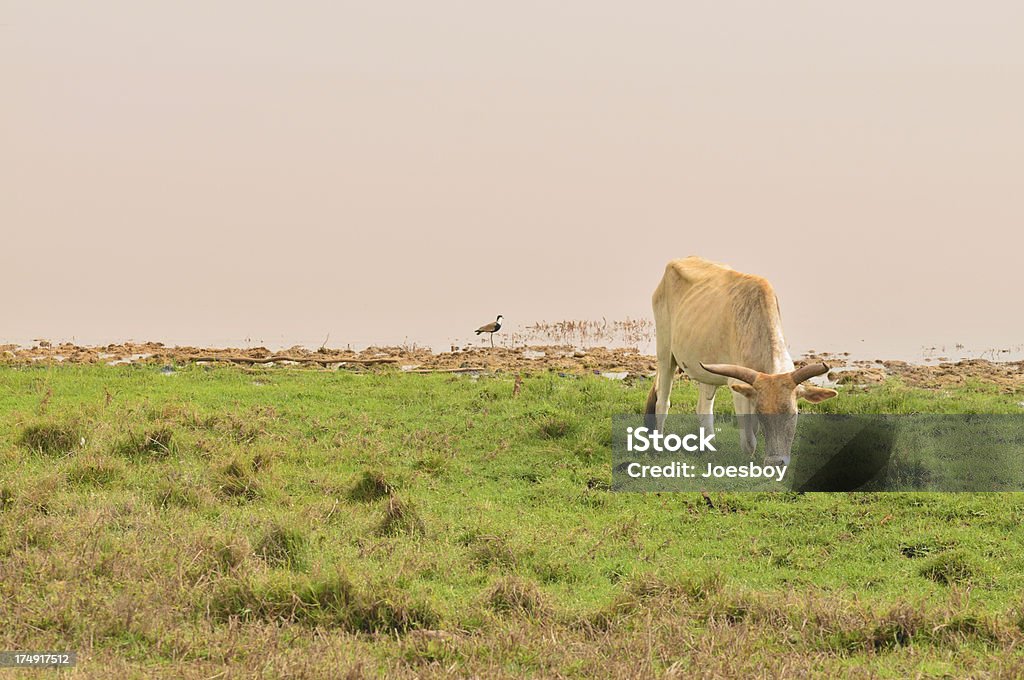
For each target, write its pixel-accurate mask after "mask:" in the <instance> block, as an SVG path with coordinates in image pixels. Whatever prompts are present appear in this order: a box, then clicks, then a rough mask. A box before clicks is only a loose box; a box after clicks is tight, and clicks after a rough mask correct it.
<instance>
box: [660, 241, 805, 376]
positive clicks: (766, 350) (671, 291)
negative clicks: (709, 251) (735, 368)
mask: <svg viewBox="0 0 1024 680" xmlns="http://www.w3.org/2000/svg"><path fill="white" fill-rule="evenodd" d="M652 306H653V308H654V317H655V323H656V327H657V332H658V335H659V344H661V342H662V341H663V340H667V341H668V342H670V343H671V347H672V353H673V356H675V358H676V361H677V362H678V363H679V364H680V365H682V366H684V370H685V371H686V372H687V374H689V375H690V376H691V377H693V378H696V379H697V380H700V381H701V382H710V383H713V384H721V383H722V382H724V379H722V378H721V377H719V376H713V375H712V374H710V373H707V372H706V371H703V370H701V369H700V367H699V364H700V363H701V362H703V363H705V364H708V363H731V364H739V365H741V366H748V367H750V368H753V369H754V370H758V371H764V372H769V373H771V372H776V371H777V369H779V368H780V365H781V366H782V367H783V368H784V367H785V361H786V360H787V359H788V354H785V341H784V340H783V339H782V328H781V320H780V319H779V313H778V303H777V301H776V299H775V292H774V291H773V290H772V287H771V285H770V284H769V283H768V281H766V280H765V279H763V278H761V277H759V276H754V275H751V274H744V273H741V272H738V271H736V270H734V269H732V268H731V267H727V266H725V265H721V264H717V263H714V262H710V261H708V260H705V259H703V258H700V257H687V258H684V259H681V260H672V261H671V262H669V263H668V265H667V266H666V267H665V275H664V276H663V277H662V280H661V283H660V284H659V286H658V288H657V290H655V292H654V296H653V298H652ZM666 332H667V333H668V334H669V336H670V338H663V334H664V333H666ZM780 350H781V351H780ZM782 354H785V357H783V356H782Z"/></svg>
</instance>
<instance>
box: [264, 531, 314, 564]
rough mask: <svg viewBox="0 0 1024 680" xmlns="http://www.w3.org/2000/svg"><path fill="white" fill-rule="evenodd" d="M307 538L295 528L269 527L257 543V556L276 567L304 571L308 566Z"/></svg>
mask: <svg viewBox="0 0 1024 680" xmlns="http://www.w3.org/2000/svg"><path fill="white" fill-rule="evenodd" d="M308 543H309V542H308V541H307V540H306V536H305V535H304V534H303V533H302V532H301V531H299V530H298V529H295V528H294V527H289V526H285V525H283V524H279V523H275V524H272V525H271V526H269V527H267V528H266V529H265V530H264V532H263V534H262V536H260V539H259V541H258V542H257V543H256V548H255V552H256V556H257V557H259V558H260V559H262V560H263V561H264V562H266V563H267V564H269V565H271V566H275V567H288V568H290V569H302V568H303V567H304V566H305V564H306V549H307V547H308Z"/></svg>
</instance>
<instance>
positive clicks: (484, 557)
mask: <svg viewBox="0 0 1024 680" xmlns="http://www.w3.org/2000/svg"><path fill="white" fill-rule="evenodd" d="M470 559H471V560H472V561H473V563H474V564H476V565H478V566H481V567H498V568H501V569H511V568H513V567H515V566H516V562H517V560H516V554H515V553H514V552H513V551H512V548H511V547H509V545H508V541H506V540H505V539H504V538H502V537H501V536H491V535H486V534H485V535H481V536H477V537H475V538H474V539H473V540H472V546H471V548H470Z"/></svg>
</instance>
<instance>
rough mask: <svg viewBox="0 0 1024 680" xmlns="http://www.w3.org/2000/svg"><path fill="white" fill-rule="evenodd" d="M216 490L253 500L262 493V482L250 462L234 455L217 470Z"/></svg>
mask: <svg viewBox="0 0 1024 680" xmlns="http://www.w3.org/2000/svg"><path fill="white" fill-rule="evenodd" d="M217 481H218V484H217V490H218V491H219V492H220V493H221V494H222V495H224V496H227V497H230V498H244V499H246V500H250V501H251V500H255V499H257V498H259V497H260V496H262V495H263V484H262V483H261V482H260V480H259V478H258V477H257V476H256V471H255V470H254V469H253V465H252V463H251V462H247V461H245V460H243V459H242V458H240V457H238V456H236V457H234V458H232V459H231V460H229V461H228V462H227V463H225V464H224V465H223V466H221V468H220V469H219V470H218V471H217Z"/></svg>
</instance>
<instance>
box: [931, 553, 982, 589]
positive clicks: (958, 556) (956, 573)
mask: <svg viewBox="0 0 1024 680" xmlns="http://www.w3.org/2000/svg"><path fill="white" fill-rule="evenodd" d="M977 572H978V569H977V567H976V566H975V564H974V561H973V560H971V558H970V556H969V555H967V554H966V553H963V552H961V551H959V550H951V551H948V552H943V553H939V554H938V555H935V556H933V557H931V558H929V559H928V560H927V561H926V562H925V563H924V564H923V565H921V569H920V570H919V572H918V573H920V574H921V576H924V577H925V578H926V579H929V580H931V581H935V582H936V583H941V584H943V585H947V586H948V585H964V584H968V583H970V582H971V581H972V580H973V579H974V578H975V577H976V576H977Z"/></svg>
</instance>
